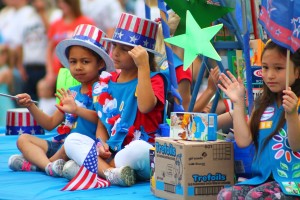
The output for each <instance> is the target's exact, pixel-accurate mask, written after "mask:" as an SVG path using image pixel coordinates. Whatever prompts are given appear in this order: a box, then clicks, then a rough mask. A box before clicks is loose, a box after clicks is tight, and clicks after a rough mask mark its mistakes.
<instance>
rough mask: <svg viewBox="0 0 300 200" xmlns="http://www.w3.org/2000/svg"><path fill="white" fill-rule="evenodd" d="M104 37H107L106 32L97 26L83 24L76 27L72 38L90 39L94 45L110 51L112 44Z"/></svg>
mask: <svg viewBox="0 0 300 200" xmlns="http://www.w3.org/2000/svg"><path fill="white" fill-rule="evenodd" d="M102 37H106V34H105V33H104V32H103V31H101V30H100V29H98V28H97V27H95V26H92V25H89V24H81V25H79V26H77V28H76V29H75V31H74V33H73V36H72V38H73V39H80V40H86V41H90V42H91V43H93V44H94V45H96V46H98V47H99V48H101V49H103V50H105V51H106V52H108V50H109V47H110V44H109V43H108V42H106V41H104V40H101V39H102Z"/></svg>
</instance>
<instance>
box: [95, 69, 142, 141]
mask: <svg viewBox="0 0 300 200" xmlns="http://www.w3.org/2000/svg"><path fill="white" fill-rule="evenodd" d="M111 78H112V75H111V74H110V73H108V72H102V73H101V75H100V76H99V88H98V90H99V91H100V93H99V95H98V103H99V104H100V105H102V106H103V111H102V112H103V114H105V115H106V122H107V123H108V124H109V125H111V126H112V128H111V136H114V135H115V134H116V133H118V132H127V134H126V137H125V139H124V142H123V145H126V144H129V143H130V142H131V141H132V140H136V139H139V137H140V131H139V130H136V129H135V127H134V126H133V125H132V126H130V127H128V124H127V123H121V119H122V117H121V115H120V114H119V113H118V108H117V100H116V99H115V98H114V97H113V96H112V95H111V92H110V91H109V88H108V82H109V81H110V80H111ZM98 115H99V117H100V118H101V116H102V113H100V112H98Z"/></svg>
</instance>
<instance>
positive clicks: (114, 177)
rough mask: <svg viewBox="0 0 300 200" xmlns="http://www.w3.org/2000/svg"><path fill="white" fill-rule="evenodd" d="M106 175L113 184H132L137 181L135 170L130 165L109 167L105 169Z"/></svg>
mask: <svg viewBox="0 0 300 200" xmlns="http://www.w3.org/2000/svg"><path fill="white" fill-rule="evenodd" d="M104 175H105V176H106V180H108V181H109V182H110V183H111V184H112V185H120V186H131V185H134V184H135V181H136V175H135V172H134V170H133V169H131V168H130V167H129V166H126V167H120V168H109V169H107V170H105V171H104Z"/></svg>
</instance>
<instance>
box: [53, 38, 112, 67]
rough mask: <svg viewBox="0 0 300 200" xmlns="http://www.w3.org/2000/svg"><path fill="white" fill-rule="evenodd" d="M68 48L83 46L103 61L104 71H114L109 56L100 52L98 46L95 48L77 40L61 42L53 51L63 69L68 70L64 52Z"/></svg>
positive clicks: (88, 43)
mask: <svg viewBox="0 0 300 200" xmlns="http://www.w3.org/2000/svg"><path fill="white" fill-rule="evenodd" d="M70 46H83V47H86V48H88V49H91V50H93V51H94V52H95V53H97V54H98V55H99V56H100V57H101V58H102V59H103V60H104V62H105V65H106V71H108V72H111V71H115V69H114V62H113V61H112V59H111V58H110V56H109V55H108V54H107V53H106V52H105V51H104V50H102V49H101V48H99V47H98V46H96V45H95V44H93V43H91V42H89V41H82V40H79V39H66V40H63V41H61V42H60V43H58V45H57V46H56V49H55V51H56V55H57V57H58V58H59V60H60V62H61V64H62V65H63V66H64V67H66V68H70V65H69V60H68V58H67V55H66V50H67V48H68V47H70Z"/></svg>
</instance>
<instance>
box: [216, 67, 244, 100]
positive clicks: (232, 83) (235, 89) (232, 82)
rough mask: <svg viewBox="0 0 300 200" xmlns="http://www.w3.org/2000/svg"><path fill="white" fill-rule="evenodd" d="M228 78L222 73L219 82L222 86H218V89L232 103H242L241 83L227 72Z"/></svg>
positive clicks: (242, 86)
mask: <svg viewBox="0 0 300 200" xmlns="http://www.w3.org/2000/svg"><path fill="white" fill-rule="evenodd" d="M227 74H228V76H229V78H228V77H227V76H226V75H225V74H224V73H222V74H221V75H220V77H219V80H220V81H221V83H222V84H218V86H219V88H220V89H221V90H222V91H223V92H224V93H225V94H226V95H227V96H228V97H229V98H230V100H231V101H232V102H233V103H244V96H245V87H244V84H243V81H242V80H241V79H240V78H238V80H237V79H236V78H235V77H234V76H233V75H232V73H230V72H229V71H227Z"/></svg>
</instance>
